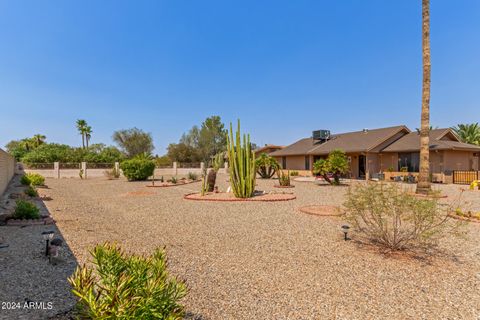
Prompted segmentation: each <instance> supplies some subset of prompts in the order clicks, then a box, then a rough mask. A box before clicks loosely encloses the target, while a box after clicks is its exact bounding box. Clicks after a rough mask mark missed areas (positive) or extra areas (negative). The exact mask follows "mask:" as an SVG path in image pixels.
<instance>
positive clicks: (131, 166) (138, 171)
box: [120, 159, 155, 181]
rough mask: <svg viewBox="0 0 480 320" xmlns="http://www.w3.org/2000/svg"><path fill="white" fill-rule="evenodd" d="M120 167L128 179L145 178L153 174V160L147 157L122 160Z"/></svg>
mask: <svg viewBox="0 0 480 320" xmlns="http://www.w3.org/2000/svg"><path fill="white" fill-rule="evenodd" d="M120 169H122V171H123V175H124V176H125V177H127V179H128V180H129V181H135V180H147V179H148V177H150V176H152V175H153V171H154V170H155V162H154V161H152V160H148V159H130V160H126V161H123V162H122V163H121V164H120Z"/></svg>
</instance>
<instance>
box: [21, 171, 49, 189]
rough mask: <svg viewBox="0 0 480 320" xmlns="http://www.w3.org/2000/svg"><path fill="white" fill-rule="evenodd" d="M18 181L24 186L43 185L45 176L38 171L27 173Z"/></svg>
mask: <svg viewBox="0 0 480 320" xmlns="http://www.w3.org/2000/svg"><path fill="white" fill-rule="evenodd" d="M20 183H21V184H23V185H26V186H30V185H31V186H34V187H36V186H43V185H44V184H45V178H44V177H43V176H42V175H41V174H38V173H27V174H25V175H23V176H22V178H21V179H20Z"/></svg>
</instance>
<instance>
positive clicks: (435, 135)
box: [382, 128, 480, 152]
mask: <svg viewBox="0 0 480 320" xmlns="http://www.w3.org/2000/svg"><path fill="white" fill-rule="evenodd" d="M419 150H420V134H419V133H418V132H410V133H409V134H407V135H405V136H403V137H401V138H400V139H398V140H397V141H395V142H394V143H392V144H391V145H389V146H388V147H386V148H385V149H383V150H382V152H412V151H419ZM430 150H464V151H475V152H478V151H480V146H476V145H473V144H468V143H463V142H461V141H460V140H459V138H458V137H457V135H456V134H455V133H454V132H453V130H452V129H450V128H443V129H433V130H430Z"/></svg>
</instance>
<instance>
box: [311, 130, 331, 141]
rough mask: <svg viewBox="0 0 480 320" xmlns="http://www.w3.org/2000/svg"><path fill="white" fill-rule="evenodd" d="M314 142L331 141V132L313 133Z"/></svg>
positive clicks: (316, 131)
mask: <svg viewBox="0 0 480 320" xmlns="http://www.w3.org/2000/svg"><path fill="white" fill-rule="evenodd" d="M312 138H313V140H328V139H330V130H315V131H313V132H312Z"/></svg>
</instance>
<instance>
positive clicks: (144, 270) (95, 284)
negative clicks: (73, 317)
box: [68, 243, 187, 320]
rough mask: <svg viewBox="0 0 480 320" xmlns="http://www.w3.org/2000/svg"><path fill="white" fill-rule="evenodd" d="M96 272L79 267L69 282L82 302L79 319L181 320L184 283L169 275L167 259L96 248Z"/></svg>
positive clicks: (163, 255) (160, 254)
mask: <svg viewBox="0 0 480 320" xmlns="http://www.w3.org/2000/svg"><path fill="white" fill-rule="evenodd" d="M91 254H92V256H93V261H92V262H93V268H88V267H86V266H83V267H81V268H80V267H79V268H77V270H76V271H75V273H74V274H73V275H72V276H71V277H70V278H69V279H68V281H69V283H70V285H71V286H72V292H73V294H75V295H76V296H77V297H78V298H79V312H80V316H82V317H85V318H89V319H171V320H175V319H182V317H183V314H184V307H183V306H182V305H181V304H180V300H181V299H182V298H184V297H185V296H186V294H187V288H186V286H185V284H184V283H182V282H181V281H179V280H177V279H176V278H175V277H172V276H171V275H170V274H169V273H168V271H167V256H166V253H165V251H164V250H161V249H157V250H155V251H154V253H153V255H151V256H149V257H143V256H137V255H129V254H127V253H125V252H124V251H123V250H122V249H120V248H119V247H118V246H116V245H115V244H108V243H105V244H101V245H97V246H96V247H95V248H94V249H93V250H92V251H91Z"/></svg>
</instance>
